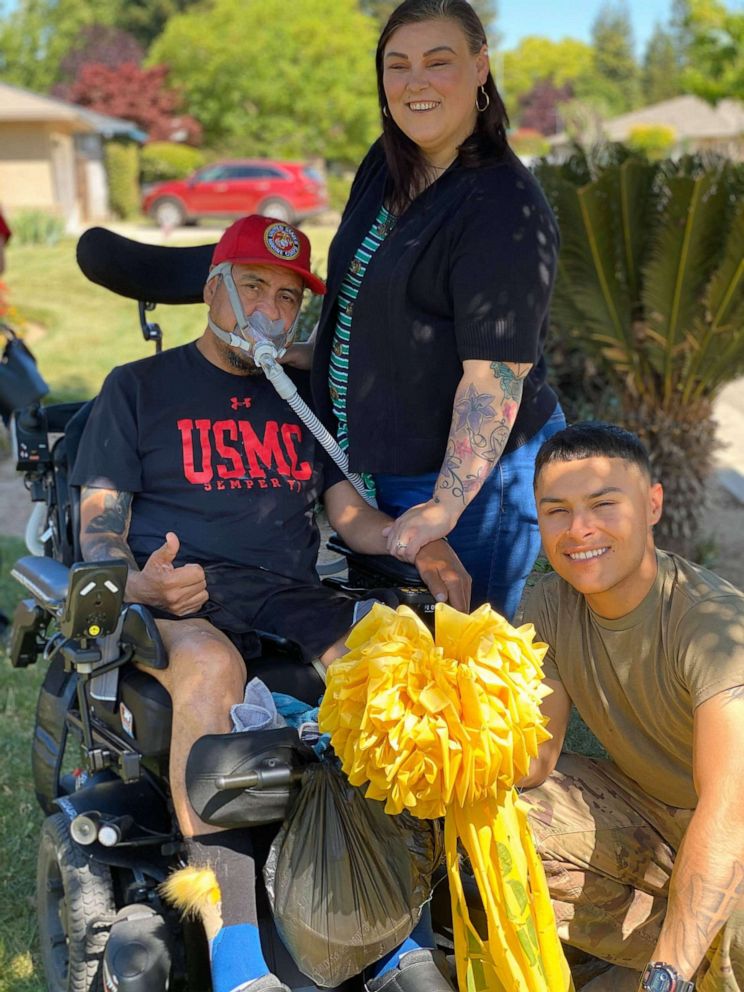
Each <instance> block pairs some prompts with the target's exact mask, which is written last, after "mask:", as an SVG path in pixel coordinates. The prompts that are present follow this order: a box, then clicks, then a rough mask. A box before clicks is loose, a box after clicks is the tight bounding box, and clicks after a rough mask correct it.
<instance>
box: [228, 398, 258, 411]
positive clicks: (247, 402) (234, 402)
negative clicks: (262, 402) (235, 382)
mask: <svg viewBox="0 0 744 992" xmlns="http://www.w3.org/2000/svg"><path fill="white" fill-rule="evenodd" d="M252 402H253V400H252V399H251V397H250V396H245V397H244V398H243V399H242V400H239V399H238V397H237V396H231V397H230V406H231V407H232V408H233V410H237V409H238V407H239V406H244V407H245V408H246V410H247V409H248V408H249V407H250V405H251V403H252Z"/></svg>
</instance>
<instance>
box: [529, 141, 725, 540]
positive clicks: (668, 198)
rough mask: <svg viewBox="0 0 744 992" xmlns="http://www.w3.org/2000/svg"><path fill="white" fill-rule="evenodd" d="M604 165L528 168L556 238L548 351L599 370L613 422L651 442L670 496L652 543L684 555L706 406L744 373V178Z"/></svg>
mask: <svg viewBox="0 0 744 992" xmlns="http://www.w3.org/2000/svg"><path fill="white" fill-rule="evenodd" d="M601 154H602V156H603V157H602V158H600V159H599V160H598V161H597V160H595V161H592V160H591V159H590V158H588V157H587V156H586V155H585V154H583V153H582V154H577V155H575V156H574V157H573V158H571V159H570V160H569V161H568V162H566V163H564V164H563V165H560V166H557V165H549V164H547V163H545V162H543V163H541V164H540V165H539V166H538V168H537V170H536V171H537V175H538V178H539V180H540V183H541V184H542V186H543V189H544V190H545V192H546V194H547V196H548V199H549V200H550V202H551V205H552V206H553V209H554V210H555V212H556V215H557V217H558V222H559V224H560V228H561V236H562V245H561V251H560V257H559V261H558V278H557V281H556V287H555V295H554V299H553V307H552V318H553V322H554V325H555V331H556V340H557V341H558V342H561V343H562V345H563V346H564V347H565V345H566V343H568V345H569V346H570V345H573V347H574V355H575V354H576V349H578V350H580V351H581V352H583V353H584V354H585V355H586V356H587V358H588V360H590V361H591V362H593V363H594V367H595V369H596V370H597V374H598V376H599V378H600V379H601V381H602V382H603V384H604V387H605V388H604V394H605V397H606V396H607V394H609V393H613V394H614V396H615V397H616V403H617V407H616V409H615V410H614V411H612V414H611V416H612V417H613V419H617V420H619V422H621V423H622V424H623V425H624V426H626V427H628V428H630V429H631V430H634V431H636V432H637V433H638V434H639V435H640V436H641V437H642V439H643V440H644V441H645V442H646V444H647V446H648V448H649V451H650V453H651V458H652V461H653V463H654V468H655V473H656V475H657V476H658V478H660V479H661V480H662V482H663V483H664V489H665V513H664V519H663V521H662V524H661V525H660V530H661V535H660V539H659V544H660V546H661V547H671V548H672V549H676V550H681V551H683V553H689V552H690V551H691V549H693V548H694V547H695V537H696V533H697V528H698V525H699V523H700V514H701V510H702V507H703V506H704V503H705V499H704V496H705V483H706V479H707V478H708V476H709V474H710V471H711V467H712V463H711V459H712V452H713V450H714V447H715V421H714V420H713V417H712V403H713V399H714V398H715V396H716V394H717V393H718V391H719V390H720V389H721V388H722V386H724V385H725V384H726V383H728V382H730V381H732V380H733V379H735V378H737V377H738V376H740V375H742V373H744V195H743V194H744V166H741V165H735V164H734V163H732V162H730V161H728V160H725V159H720V160H710V159H704V158H702V157H700V158H699V157H688V158H684V159H682V160H681V161H678V162H672V161H670V160H665V161H663V162H657V163H651V162H649V161H647V160H646V159H645V158H643V157H640V156H634V155H632V154H631V153H630V152H629V151H628V150H627V149H625V148H623V147H622V146H609V148H607V149H605V150H604V151H603V152H602V153H601ZM589 385H590V386H591V383H590V384H589ZM599 412H600V413H606V411H599Z"/></svg>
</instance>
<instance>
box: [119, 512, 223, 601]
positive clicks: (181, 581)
mask: <svg viewBox="0 0 744 992" xmlns="http://www.w3.org/2000/svg"><path fill="white" fill-rule="evenodd" d="M180 547H181V542H180V541H179V540H178V537H177V535H176V534H174V533H173V531H168V533H167V534H166V535H165V543H164V544H162V545H161V546H160V547H159V548H156V550H155V551H153V553H152V554H151V555H150V557H149V558H148V559H147V561H146V562H145V564H144V566H143V568H142V570H141V571H140V572H131V573H130V579H129V582H128V583H127V598H128V599H130V600H132V601H134V602H137V603H143V604H144V605H145V606H156V607H158V608H159V609H161V610H167V611H168V612H169V613H173V614H175V615H176V616H178V617H185V616H188V614H189V613H194V612H195V611H196V610H198V609H199V607H200V606H203V604H204V603H205V602H206V601H207V598H208V594H207V580H206V577H205V575H204V569H203V568H202V567H201V565H174V564H173V562H174V561H175V559H176V557H177V555H178V551H179V549H180Z"/></svg>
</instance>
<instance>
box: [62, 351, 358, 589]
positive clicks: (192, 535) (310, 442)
mask: <svg viewBox="0 0 744 992" xmlns="http://www.w3.org/2000/svg"><path fill="white" fill-rule="evenodd" d="M288 371H290V370H288ZM290 375H291V377H292V379H293V380H294V381H295V383H296V384H297V385H298V388H300V387H302V388H301V392H302V393H306V387H305V383H304V379H305V376H304V374H303V373H296V372H294V371H290ZM342 478H343V475H342V474H341V472H340V470H339V469H337V468H336V466H335V465H334V464H333V463H332V462H331V460H330V458H328V456H327V455H326V454H325V452H324V451H323V450H322V448H321V447H320V445H318V444H317V442H316V441H315V439H314V438H313V436H312V434H311V433H310V430H309V429H308V428H307V427H306V426H305V425H304V424H303V423H302V421H301V420H300V419H299V417H297V415H296V414H295V413H294V412H293V411H292V410H291V409H290V407H289V406H288V404H287V403H286V401H285V400H283V399H282V398H281V397H280V396H278V395H277V393H276V391H275V390H274V387H273V386H272V385H271V383H269V382H268V381H267V380H266V379H265V378H264V376H263V375H251V376H241V375H233V374H231V373H229V372H224V371H222V370H221V369H219V368H217V367H216V366H214V365H212V363H211V362H209V361H208V360H207V359H206V358H204V356H203V355H202V354H201V352H200V351H199V349H198V348H197V347H196V344H195V343H193V342H192V343H191V344H187V345H184V346H183V347H179V348H173V349H170V350H168V351H165V352H163V353H162V354H160V355H155V356H152V357H150V358H145V359H142V360H140V361H137V362H132V363H130V364H128V365H123V366H120V367H119V368H116V369H114V370H113V372H111V373H110V374H109V376H108V378H107V379H106V381H105V383H104V385H103V388H102V389H101V393H100V395H99V396H98V398H97V399H96V401H95V404H94V406H93V409H92V411H91V414H90V418H89V420H88V423H87V425H86V428H85V431H84V433H83V437H82V441H81V444H80V450H79V454H78V457H77V460H76V462H75V467H74V470H73V473H72V483H73V485H78V486H82V485H86V484H90V483H91V482H93V481H94V480H98V484H99V485H105V486H107V487H110V488H112V489H115V490H118V491H120V492H130V493H133V494H134V499H133V501H132V517H131V522H130V527H129V536H128V543H129V546H130V548H131V549H132V553H133V554H134V557H135V559H136V560H137V562H138V564H139V565H140V566H141V565H143V564H144V562H145V561H146V560H147V558H148V557H149V555H150V554H151V553H152V552H153V551H154V550H155V549H156V548H158V547H160V546H161V545H162V544H163V541H164V539H165V534H166V532H167V531H174V532H175V533H176V534H177V535H178V538H179V540H180V542H181V549H180V552H179V556H178V559H177V563H178V564H183V563H186V562H198V563H200V564H203V565H209V564H212V563H219V562H226V563H230V564H237V565H250V566H253V567H259V568H265V569H268V570H269V571H271V572H274V573H277V574H279V575H286V576H290V577H292V578H296V579H298V580H300V581H308V580H311V579H312V578H314V576H315V571H314V568H315V560H316V556H317V551H318V542H319V536H318V530H317V528H316V526H315V523H314V517H313V509H314V505H315V503H316V501H317V499H318V498H319V496H320V495H321V494H322V493H323V492H324V491H325V490H326V489H327V488H329V487H330V486H332V485H335V484H336V483H337V482H339V481H340V480H341V479H342Z"/></svg>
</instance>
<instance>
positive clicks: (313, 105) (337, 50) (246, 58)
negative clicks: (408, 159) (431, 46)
mask: <svg viewBox="0 0 744 992" xmlns="http://www.w3.org/2000/svg"><path fill="white" fill-rule="evenodd" d="M376 36H377V28H376V26H375V24H374V22H373V20H372V19H371V18H370V17H368V16H366V15H365V14H363V13H362V12H361V11H360V10H359V8H358V5H357V3H356V0H334V2H333V3H332V4H329V3H327V2H326V0H293V2H292V7H291V11H289V10H288V8H287V4H286V3H284V2H283V0H248V2H246V0H214V3H213V4H212V5H211V6H210V7H209V9H208V10H207V9H205V8H202V7H195V8H193V9H192V10H190V11H188V12H187V13H184V14H179V15H177V16H175V17H172V18H171V19H170V20H169V22H168V24H167V26H166V29H165V31H164V32H163V34H162V35H161V36H160V38H158V39H157V41H156V42H155V44H154V45H153V46H152V48H151V50H150V55H149V61H150V63H153V64H154V63H164V64H166V65H168V66H170V69H171V74H170V77H169V78H170V81H171V83H172V85H174V86H176V87H178V88H179V89H180V90H181V91H182V92H183V94H184V97H185V106H186V107H187V108H188V110H189V112H190V113H191V114H192V115H193V116H194V117H196V119H197V120H199V121H200V122H201V123H202V125H203V127H204V140H205V143H207V144H209V145H212V146H213V147H218V148H219V149H220V150H221V151H223V152H228V153H230V154H236V155H237V154H240V155H269V156H281V157H300V158H307V157H310V156H316V155H318V156H323V157H324V158H327V159H330V160H332V161H337V162H342V163H348V164H350V165H353V164H356V163H358V162H359V160H360V158H361V157H362V155H363V154H364V152H365V150H366V149H367V147H368V145H369V144H370V142H371V141H372V140H373V139H374V137H375V135H376V134H377V133H378V132H379V126H380V125H379V109H378V106H377V97H376V84H375V72H374V49H375V41H376Z"/></svg>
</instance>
